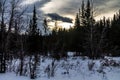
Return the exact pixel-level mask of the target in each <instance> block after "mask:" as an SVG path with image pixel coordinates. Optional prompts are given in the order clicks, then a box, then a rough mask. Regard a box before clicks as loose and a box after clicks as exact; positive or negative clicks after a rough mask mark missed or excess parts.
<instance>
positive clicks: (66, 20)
mask: <svg viewBox="0 0 120 80" xmlns="http://www.w3.org/2000/svg"><path fill="white" fill-rule="evenodd" d="M47 15H48V16H49V17H50V18H52V20H60V21H63V22H69V23H72V19H70V18H68V17H63V16H60V15H59V14H56V13H49V14H47Z"/></svg>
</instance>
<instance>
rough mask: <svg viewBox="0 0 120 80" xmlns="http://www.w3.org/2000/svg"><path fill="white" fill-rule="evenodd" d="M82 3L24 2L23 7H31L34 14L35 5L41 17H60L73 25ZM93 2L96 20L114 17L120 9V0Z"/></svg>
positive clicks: (65, 0) (75, 0)
mask: <svg viewBox="0 0 120 80" xmlns="http://www.w3.org/2000/svg"><path fill="white" fill-rule="evenodd" d="M84 1H86V0H84ZM81 2H82V0H23V2H22V5H23V6H29V7H30V8H29V10H28V13H31V12H32V10H31V6H33V5H35V6H36V8H37V11H38V13H41V15H46V16H49V17H52V18H53V19H54V18H55V16H58V17H59V19H60V20H61V21H63V22H65V23H71V21H72V19H73V20H74V19H75V14H76V13H77V12H78V9H79V8H80V6H81ZM93 2H94V10H95V19H96V20H99V19H100V18H102V17H103V16H106V17H112V16H113V14H115V13H116V12H117V11H118V10H119V9H120V0H93ZM67 25H68V24H67ZM71 25H72V24H71Z"/></svg>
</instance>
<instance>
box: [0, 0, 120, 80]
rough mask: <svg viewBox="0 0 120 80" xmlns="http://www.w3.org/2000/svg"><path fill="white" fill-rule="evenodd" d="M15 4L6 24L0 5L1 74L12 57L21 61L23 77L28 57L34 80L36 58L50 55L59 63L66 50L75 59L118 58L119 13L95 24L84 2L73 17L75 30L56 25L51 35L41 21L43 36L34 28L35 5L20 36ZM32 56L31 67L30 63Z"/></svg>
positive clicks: (89, 3)
mask: <svg viewBox="0 0 120 80" xmlns="http://www.w3.org/2000/svg"><path fill="white" fill-rule="evenodd" d="M14 1H15V0H13V2H12V3H11V5H12V6H11V12H10V19H9V24H6V23H5V17H4V15H5V4H4V3H5V2H3V3H2V2H1V3H0V17H1V21H0V61H1V64H2V66H1V67H0V71H3V72H5V70H6V67H5V64H6V63H5V62H6V61H7V60H9V59H12V58H13V57H14V58H19V59H20V60H21V68H20V75H23V72H22V64H23V59H24V57H25V56H30V64H29V65H30V71H31V74H30V75H31V78H35V77H36V75H35V71H34V70H36V65H37V64H38V63H39V61H38V59H39V56H38V55H43V56H48V55H50V56H51V57H53V58H55V59H58V60H59V59H60V58H65V57H67V52H68V51H71V52H76V54H75V56H88V57H89V58H91V59H97V58H103V57H104V56H120V11H119V12H117V13H116V14H114V16H113V18H112V19H109V18H108V19H106V18H105V17H104V18H103V19H101V20H99V21H95V19H94V8H93V3H92V2H90V1H89V0H88V2H87V3H85V2H84V1H83V2H82V5H81V8H80V9H79V12H78V13H77V14H76V18H75V24H74V27H71V28H70V29H69V30H66V29H59V28H58V27H57V22H56V25H55V28H54V29H53V30H52V31H51V32H50V30H49V28H48V24H47V19H44V21H43V26H44V29H43V30H44V35H43V34H42V32H41V30H40V29H39V27H40V26H38V25H37V21H38V19H37V13H36V8H35V6H34V8H33V15H32V18H31V19H30V20H28V21H29V23H28V24H29V26H28V28H26V31H25V33H24V34H22V33H21V27H22V24H23V22H24V20H23V18H22V16H23V13H24V11H23V12H21V13H17V12H16V7H17V6H16V5H17V2H14ZM48 31H49V32H50V33H49V34H48V33H47V32H48ZM33 55H34V61H35V63H34V64H32V63H31V60H32V59H33V57H32V56H33ZM32 66H33V67H32Z"/></svg>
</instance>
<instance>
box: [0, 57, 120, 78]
mask: <svg viewBox="0 0 120 80" xmlns="http://www.w3.org/2000/svg"><path fill="white" fill-rule="evenodd" d="M105 58H106V59H108V60H109V61H111V60H114V61H116V63H119V64H120V57H114V58H113V57H105ZM40 61H41V62H40V66H39V67H38V68H39V71H38V72H39V74H38V77H37V78H36V79H35V80H120V65H119V66H111V65H109V66H101V65H102V63H103V62H104V61H105V60H103V59H100V60H90V59H88V58H86V59H83V58H82V57H69V58H68V59H65V60H64V59H62V60H60V61H55V65H56V67H55V76H54V77H50V78H48V76H47V73H45V69H46V68H47V66H48V65H51V63H52V61H53V59H51V58H47V57H41V58H40ZM19 62H20V61H19V60H13V62H12V66H13V64H14V66H16V68H17V67H18V65H19ZM25 63H27V59H26V62H25ZM89 64H90V65H91V64H94V65H93V67H92V69H91V70H89V67H88V65H89ZM67 72H68V73H67ZM0 80H30V78H29V75H27V76H19V75H16V74H15V73H14V72H6V73H5V74H0Z"/></svg>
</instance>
